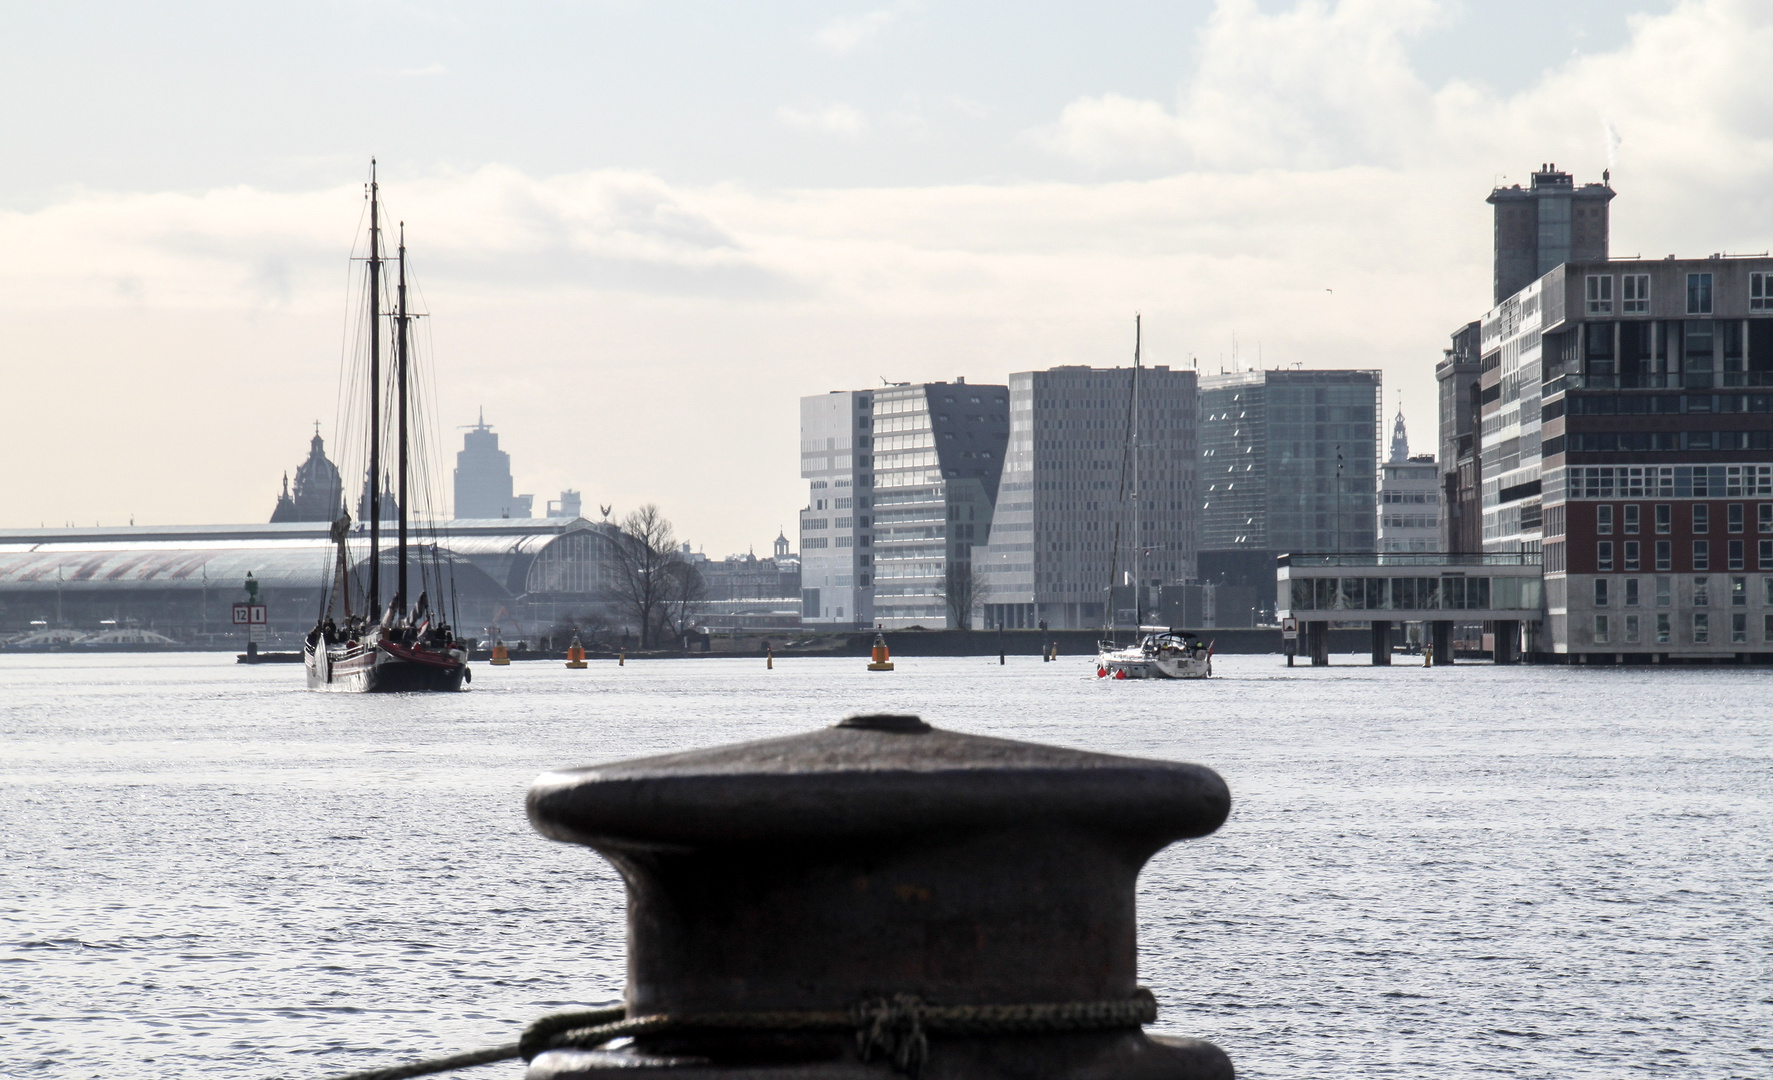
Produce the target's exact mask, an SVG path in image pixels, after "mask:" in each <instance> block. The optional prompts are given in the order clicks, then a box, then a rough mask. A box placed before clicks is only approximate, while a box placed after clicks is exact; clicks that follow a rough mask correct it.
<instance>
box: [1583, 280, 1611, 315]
mask: <svg viewBox="0 0 1773 1080" xmlns="http://www.w3.org/2000/svg"><path fill="white" fill-rule="evenodd" d="M1588 313H1589V314H1590V315H1611V314H1613V276H1612V275H1611V274H1590V275H1588Z"/></svg>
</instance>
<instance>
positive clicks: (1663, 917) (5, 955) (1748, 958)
mask: <svg viewBox="0 0 1773 1080" xmlns="http://www.w3.org/2000/svg"><path fill="white" fill-rule="evenodd" d="M1338 660H1347V661H1349V663H1350V666H1344V667H1333V668H1329V669H1316V670H1313V669H1310V668H1295V669H1292V670H1291V671H1288V670H1286V669H1284V668H1282V667H1281V666H1280V664H1279V662H1278V661H1277V660H1276V659H1274V658H1269V657H1235V656H1234V657H1224V658H1222V659H1221V660H1220V661H1219V670H1220V673H1221V674H1222V675H1223V676H1224V677H1223V678H1219V679H1215V680H1213V681H1212V682H1210V683H1193V684H1168V683H1164V684H1159V683H1128V682H1119V683H1099V682H1097V681H1095V680H1094V679H1092V678H1089V677H1088V674H1089V672H1090V666H1089V664H1088V661H1086V660H1081V659H1076V658H1072V659H1068V660H1066V661H1063V662H1061V663H1058V664H1044V665H1043V664H1041V663H1040V662H1039V661H1038V660H1036V659H1034V658H1015V659H1012V660H1011V662H1010V663H1009V665H1008V666H1006V667H999V666H998V665H997V663H996V662H995V658H991V659H978V658H968V659H940V660H938V659H911V660H905V661H902V662H901V663H900V666H899V670H898V671H896V672H894V673H892V674H890V675H880V674H870V673H868V672H866V671H864V670H862V664H863V661H861V660H854V659H846V660H829V659H820V660H782V661H780V662H779V663H778V664H777V666H776V669H775V670H774V671H766V670H765V669H764V666H763V663H762V662H761V661H759V660H748V659H747V660H713V659H709V660H693V661H650V662H635V663H630V664H629V665H628V666H626V667H623V668H617V667H615V666H614V665H613V664H611V663H607V662H604V663H595V664H594V665H593V667H592V668H591V670H589V671H586V672H569V671H566V670H565V669H564V668H562V667H560V666H557V665H555V664H541V663H535V664H528V665H513V666H512V667H509V668H505V669H494V668H488V667H480V668H478V669H477V670H476V681H475V683H474V688H473V690H472V691H470V692H469V693H466V694H460V695H449V696H432V697H383V698H367V697H354V696H346V695H328V694H312V693H308V692H306V691H304V690H301V689H299V687H300V683H301V672H300V670H299V669H297V668H295V667H285V666H264V667H241V666H237V665H235V664H234V663H232V657H225V656H224V657H216V656H199V655H191V656H173V657H129V656H121V657H118V656H113V657H79V658H74V657H60V656H57V657H19V656H12V657H0V886H3V888H0V1076H11V1077H70V1078H72V1077H100V1076H103V1077H106V1078H130V1077H163V1076H164V1077H170V1076H194V1075H211V1074H214V1075H222V1074H225V1075H229V1076H239V1077H264V1078H270V1077H288V1078H291V1080H300V1078H307V1077H321V1076H325V1075H327V1074H329V1073H332V1072H337V1071H343V1070H346V1069H361V1068H370V1067H374V1066H378V1065H383V1064H392V1063H394V1062H395V1061H397V1060H399V1059H401V1058H402V1057H404V1056H406V1055H407V1054H409V1053H413V1052H418V1053H435V1052H441V1051H448V1050H457V1049H467V1048H471V1047H477V1046H482V1045H487V1044H491V1043H500V1042H506V1041H509V1040H510V1039H511V1038H512V1036H513V1033H514V1031H515V1030H516V1029H517V1028H518V1027H519V1026H520V1025H521V1024H522V1023H523V1022H524V1021H526V1020H527V1019H529V1018H532V1017H534V1016H536V1015H537V1014H539V1013H541V1012H544V1011H547V1010H549V1009H553V1008H556V1007H559V1006H561V1005H563V1004H570V1003H580V1002H596V1001H602V1000H607V999H609V998H613V997H616V996H618V995H619V993H620V991H621V984H622V966H623V962H622V952H623V940H622V933H623V923H622V891H621V885H620V882H619V880H618V879H617V877H616V876H615V874H614V873H613V872H612V871H611V870H610V869H609V868H608V867H607V866H606V865H605V864H604V863H603V862H602V861H601V860H599V859H598V858H597V856H596V855H594V854H593V853H591V852H590V851H588V850H585V849H581V848H574V847H569V846H565V845H561V844H555V843H550V842H547V841H544V840H542V839H541V838H539V837H538V836H536V835H534V834H533V833H532V832H531V831H530V830H529V827H528V825H527V823H526V821H525V819H524V816H523V793H524V789H525V787H526V786H527V784H528V783H529V781H530V780H531V779H532V778H533V777H534V776H535V775H536V774H537V773H539V772H541V771H543V770H544V769H548V768H551V767H555V766H561V765H575V764H587V763H591V762H596V761H604V760H610V759H615V758H625V757H634V756H639V755H646V754H655V753H662V752H667V751H676V750H686V749H691V748H694V747H699V746H707V745H711V744H716V743H723V742H732V741H738V740H744V739H755V738H762V737H767V736H776V735H784V734H791V733H794V732H798V731H804V730H806V729H808V728H809V727H812V726H816V725H822V724H827V723H830V722H832V721H833V720H835V719H837V718H839V717H841V716H843V715H845V714H847V713H852V712H857V711H863V710H876V709H891V710H900V711H914V712H917V713H920V714H922V715H923V716H924V717H926V718H927V719H929V720H931V721H932V722H934V723H936V724H938V725H940V726H946V727H952V728H956V729H959V730H963V731H970V732H977V733H982V734H991V735H998V736H1005V737H1010V738H1020V739H1032V740H1038V741H1044V742H1053V743H1063V744H1067V745H1073V746H1079V747H1085V748H1089V749H1095V750H1103V751H1112V752H1118V753H1126V754H1137V755H1149V756H1154V757H1163V758H1175V759H1182V760H1187V761H1196V762H1201V763H1203V764H1207V765H1210V766H1212V767H1213V768H1215V769H1217V770H1219V771H1220V772H1221V773H1222V774H1223V775H1224V776H1225V778H1226V779H1227V781H1229V783H1230V785H1231V789H1232V792H1233V795H1234V797H1235V799H1236V804H1235V808H1234V809H1233V812H1232V815H1231V819H1230V820H1229V821H1228V822H1227V823H1226V825H1225V827H1224V828H1223V829H1221V830H1220V832H1219V833H1218V834H1217V835H1215V836H1213V837H1210V838H1208V839H1205V840H1200V841H1195V842H1191V843H1187V844H1180V845H1176V846H1174V847H1172V848H1170V849H1169V850H1167V851H1165V852H1163V853H1162V854H1160V855H1159V856H1158V857H1157V858H1156V859H1154V860H1153V862H1152V863H1151V865H1150V866H1149V867H1148V868H1147V869H1146V871H1145V874H1144V877H1143V878H1142V879H1141V888H1140V913H1141V918H1142V927H1141V944H1140V967H1141V976H1142V979H1143V981H1145V982H1146V983H1148V984H1149V985H1150V986H1151V987H1152V988H1153V989H1154V990H1155V991H1156V992H1157V995H1158V999H1159V1001H1160V1003H1161V1005H1162V1017H1161V1020H1160V1022H1159V1024H1158V1029H1159V1030H1164V1031H1171V1032H1177V1033H1185V1034H1190V1035H1198V1036H1204V1037H1207V1038H1210V1039H1213V1040H1214V1041H1216V1042H1218V1043H1219V1044H1220V1045H1221V1046H1223V1047H1225V1049H1226V1050H1227V1051H1229V1052H1230V1054H1231V1056H1232V1058H1233V1060H1234V1061H1235V1062H1236V1063H1237V1066H1238V1070H1239V1073H1240V1075H1242V1076H1245V1077H1268V1076H1310V1077H1334V1076H1350V1077H1353V1076H1360V1077H1376V1076H1398V1077H1420V1076H1426V1075H1430V1074H1432V1075H1434V1076H1435V1077H1436V1078H1437V1080H1441V1078H1451V1077H1477V1076H1486V1077H1487V1076H1497V1075H1501V1076H1520V1077H1560V1078H1562V1077H1618V1076H1625V1075H1633V1074H1645V1075H1660V1074H1670V1075H1682V1076H1695V1077H1707V1078H1713V1077H1767V1076H1770V1075H1773V963H1770V961H1769V955H1770V949H1773V930H1770V926H1773V922H1770V920H1769V915H1768V913H1769V910H1770V903H1773V840H1770V837H1773V832H1770V830H1769V825H1770V824H1773V820H1770V819H1773V768H1770V764H1773V763H1770V761H1769V758H1770V757H1773V753H1770V746H1773V738H1770V734H1769V732H1770V729H1773V722H1770V716H1773V707H1770V706H1769V704H1768V701H1769V693H1768V690H1769V686H1770V685H1773V683H1770V682H1769V680H1770V679H1773V673H1768V672H1762V671H1753V670H1745V671H1727V670H1658V671H1650V670H1645V669H1633V670H1620V671H1601V670H1594V671H1582V670H1565V669H1552V668H1514V669H1505V668H1490V667H1485V666H1469V667H1459V668H1453V669H1444V668H1443V669H1436V670H1432V671H1430V670H1423V669H1421V668H1416V667H1395V668H1391V669H1373V668H1368V667H1365V666H1354V665H1353V658H1342V657H1339V658H1338ZM521 1072H522V1070H521V1066H513V1065H504V1066H489V1067H485V1068H482V1069H478V1070H474V1071H471V1072H467V1073H462V1074H460V1075H462V1076H464V1077H484V1078H489V1080H490V1078H493V1077H505V1078H507V1080H513V1078H515V1077H518V1076H520V1075H521Z"/></svg>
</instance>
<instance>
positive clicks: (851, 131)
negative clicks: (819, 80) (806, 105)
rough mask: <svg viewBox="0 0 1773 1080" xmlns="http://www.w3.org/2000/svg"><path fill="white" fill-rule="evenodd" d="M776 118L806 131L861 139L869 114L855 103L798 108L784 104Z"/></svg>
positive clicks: (778, 110) (866, 127) (777, 111)
mask: <svg viewBox="0 0 1773 1080" xmlns="http://www.w3.org/2000/svg"><path fill="white" fill-rule="evenodd" d="M776 119H777V120H780V121H781V122H782V123H784V124H787V125H788V126H789V127H796V128H801V129H802V130H805V131H824V132H829V133H830V134H833V135H841V136H843V137H844V138H846V139H859V138H861V137H862V136H863V135H864V134H866V133H867V131H868V116H867V114H866V113H864V112H862V110H860V109H858V108H856V107H855V106H853V105H842V104H831V105H826V106H825V107H824V108H820V109H796V108H793V107H791V106H787V105H784V106H782V107H781V108H780V109H777V110H776Z"/></svg>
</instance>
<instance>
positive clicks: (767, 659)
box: [763, 648, 776, 671]
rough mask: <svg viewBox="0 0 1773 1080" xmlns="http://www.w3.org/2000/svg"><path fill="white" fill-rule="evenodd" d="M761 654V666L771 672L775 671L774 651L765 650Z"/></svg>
mask: <svg viewBox="0 0 1773 1080" xmlns="http://www.w3.org/2000/svg"><path fill="white" fill-rule="evenodd" d="M763 653H764V659H763V666H764V667H766V668H768V669H769V670H771V671H774V670H776V650H775V649H773V648H766V649H764V651H763Z"/></svg>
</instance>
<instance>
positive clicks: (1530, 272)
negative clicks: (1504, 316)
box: [1487, 165, 1613, 305]
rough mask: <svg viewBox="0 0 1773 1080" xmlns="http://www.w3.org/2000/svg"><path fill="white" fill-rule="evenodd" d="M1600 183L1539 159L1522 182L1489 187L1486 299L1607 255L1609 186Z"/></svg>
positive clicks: (1497, 300)
mask: <svg viewBox="0 0 1773 1080" xmlns="http://www.w3.org/2000/svg"><path fill="white" fill-rule="evenodd" d="M1608 179H1609V177H1608V176H1607V174H1606V173H1602V174H1601V183H1598V184H1584V185H1582V186H1581V187H1580V188H1579V187H1577V186H1576V185H1575V182H1574V181H1573V180H1572V179H1571V177H1570V174H1569V173H1566V172H1559V171H1558V167H1557V166H1556V165H1541V166H1540V167H1539V171H1538V172H1536V173H1534V174H1533V177H1532V180H1531V181H1530V182H1529V184H1528V186H1527V187H1526V188H1522V187H1521V186H1520V185H1519V184H1514V185H1512V186H1510V187H1506V188H1501V187H1499V188H1497V189H1495V190H1494V191H1492V192H1490V197H1489V199H1488V200H1487V201H1488V202H1489V203H1490V205H1491V206H1494V207H1495V208H1496V215H1495V258H1496V263H1495V282H1494V290H1493V295H1492V296H1491V300H1490V302H1491V303H1492V304H1496V305H1500V304H1501V303H1502V301H1503V300H1505V299H1507V298H1508V297H1510V296H1513V295H1514V294H1515V293H1517V292H1519V291H1520V290H1522V289H1524V288H1526V287H1527V284H1528V282H1531V281H1536V280H1538V279H1539V278H1541V277H1543V276H1544V275H1545V274H1547V273H1549V272H1550V271H1551V270H1552V269H1553V268H1554V267H1557V266H1561V265H1563V264H1564V263H1567V262H1587V261H1592V260H1596V259H1605V258H1606V257H1607V231H1608V220H1607V204H1608V203H1609V202H1611V201H1612V198H1613V189H1612V188H1610V187H1608V186H1607V180H1608Z"/></svg>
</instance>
